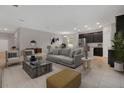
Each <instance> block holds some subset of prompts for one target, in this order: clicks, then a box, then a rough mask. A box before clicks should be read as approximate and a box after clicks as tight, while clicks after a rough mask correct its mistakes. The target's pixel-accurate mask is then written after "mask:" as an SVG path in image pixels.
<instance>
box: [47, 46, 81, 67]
mask: <svg viewBox="0 0 124 93" xmlns="http://www.w3.org/2000/svg"><path fill="white" fill-rule="evenodd" d="M81 57H83V50H82V49H69V48H64V49H62V48H56V49H51V51H50V52H49V53H48V54H47V57H46V60H48V61H51V62H55V63H59V64H62V65H65V66H68V67H71V68H76V67H78V66H80V64H81Z"/></svg>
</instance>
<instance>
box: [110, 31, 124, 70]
mask: <svg viewBox="0 0 124 93" xmlns="http://www.w3.org/2000/svg"><path fill="white" fill-rule="evenodd" d="M112 42H113V43H114V46H113V47H114V51H115V52H114V57H115V60H116V61H115V62H114V69H115V70H117V71H124V44H123V42H124V39H123V36H122V33H121V32H118V33H117V34H116V35H115V37H114V40H112Z"/></svg>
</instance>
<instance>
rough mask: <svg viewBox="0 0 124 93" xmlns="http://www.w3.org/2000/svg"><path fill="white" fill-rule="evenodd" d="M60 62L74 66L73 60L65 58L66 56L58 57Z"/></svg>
mask: <svg viewBox="0 0 124 93" xmlns="http://www.w3.org/2000/svg"><path fill="white" fill-rule="evenodd" d="M59 58H60V62H63V63H65V64H70V65H71V64H74V60H73V58H70V57H67V56H59Z"/></svg>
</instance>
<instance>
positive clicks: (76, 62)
mask: <svg viewBox="0 0 124 93" xmlns="http://www.w3.org/2000/svg"><path fill="white" fill-rule="evenodd" d="M82 57H83V54H81V55H76V56H74V64H75V65H80V64H81V58H82Z"/></svg>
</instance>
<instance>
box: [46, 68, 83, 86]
mask: <svg viewBox="0 0 124 93" xmlns="http://www.w3.org/2000/svg"><path fill="white" fill-rule="evenodd" d="M46 83H47V88H78V87H79V86H80V84H81V74H80V73H79V72H77V71H74V70H72V69H65V70H62V71H60V72H58V73H56V74H54V75H52V76H50V77H48V78H47V81H46Z"/></svg>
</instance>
